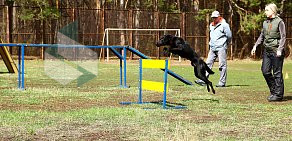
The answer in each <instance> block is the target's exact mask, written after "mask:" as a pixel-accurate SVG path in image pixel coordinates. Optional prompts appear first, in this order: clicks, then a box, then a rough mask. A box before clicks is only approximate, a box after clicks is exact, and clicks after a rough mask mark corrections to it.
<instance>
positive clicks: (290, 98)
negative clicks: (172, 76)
mask: <svg viewBox="0 0 292 141" xmlns="http://www.w3.org/2000/svg"><path fill="white" fill-rule="evenodd" d="M290 100H292V96H284V98H283V101H290Z"/></svg>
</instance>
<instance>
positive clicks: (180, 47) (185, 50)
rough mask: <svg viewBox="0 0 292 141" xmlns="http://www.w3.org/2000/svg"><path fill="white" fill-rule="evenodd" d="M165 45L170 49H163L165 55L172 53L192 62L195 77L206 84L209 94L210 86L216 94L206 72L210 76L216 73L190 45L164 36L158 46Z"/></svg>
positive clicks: (180, 39) (178, 39)
mask: <svg viewBox="0 0 292 141" xmlns="http://www.w3.org/2000/svg"><path fill="white" fill-rule="evenodd" d="M165 45H167V46H169V47H168V48H167V47H164V48H163V51H164V53H165V54H167V55H168V56H169V54H170V53H173V54H176V55H179V56H181V57H183V58H186V59H188V60H190V61H191V65H192V66H193V67H194V73H195V76H196V77H197V78H199V79H201V80H202V81H204V82H205V83H206V85H207V89H208V92H210V88H209V86H210V87H211V89H212V92H213V93H214V94H215V90H214V88H213V85H212V82H211V81H209V80H208V78H207V77H206V72H208V73H209V74H214V72H213V71H212V70H211V69H210V68H209V67H208V66H207V64H206V63H205V62H204V60H202V59H201V58H200V57H199V55H198V54H197V53H196V52H195V50H194V49H192V48H191V47H190V45H189V44H187V43H186V42H185V41H184V40H183V39H182V38H180V37H176V36H173V35H164V36H162V37H161V38H160V39H159V41H158V42H157V43H156V46H157V47H160V46H165Z"/></svg>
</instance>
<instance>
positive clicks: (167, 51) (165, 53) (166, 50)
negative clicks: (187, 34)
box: [163, 47, 170, 56]
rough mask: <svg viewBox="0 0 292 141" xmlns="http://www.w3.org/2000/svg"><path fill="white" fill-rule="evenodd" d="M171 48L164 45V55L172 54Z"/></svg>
mask: <svg viewBox="0 0 292 141" xmlns="http://www.w3.org/2000/svg"><path fill="white" fill-rule="evenodd" d="M169 50H170V49H169V48H168V47H164V48H163V55H164V56H170V52H169Z"/></svg>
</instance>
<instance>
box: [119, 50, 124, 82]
mask: <svg viewBox="0 0 292 141" xmlns="http://www.w3.org/2000/svg"><path fill="white" fill-rule="evenodd" d="M119 50H120V54H121V51H122V50H121V49H119ZM122 67H123V60H122V58H120V87H122V86H123V69H122Z"/></svg>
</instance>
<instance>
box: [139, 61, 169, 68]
mask: <svg viewBox="0 0 292 141" xmlns="http://www.w3.org/2000/svg"><path fill="white" fill-rule="evenodd" d="M169 64H170V63H168V68H169V66H170V65H169ZM142 67H143V68H159V69H165V60H150V59H143V60H142Z"/></svg>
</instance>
